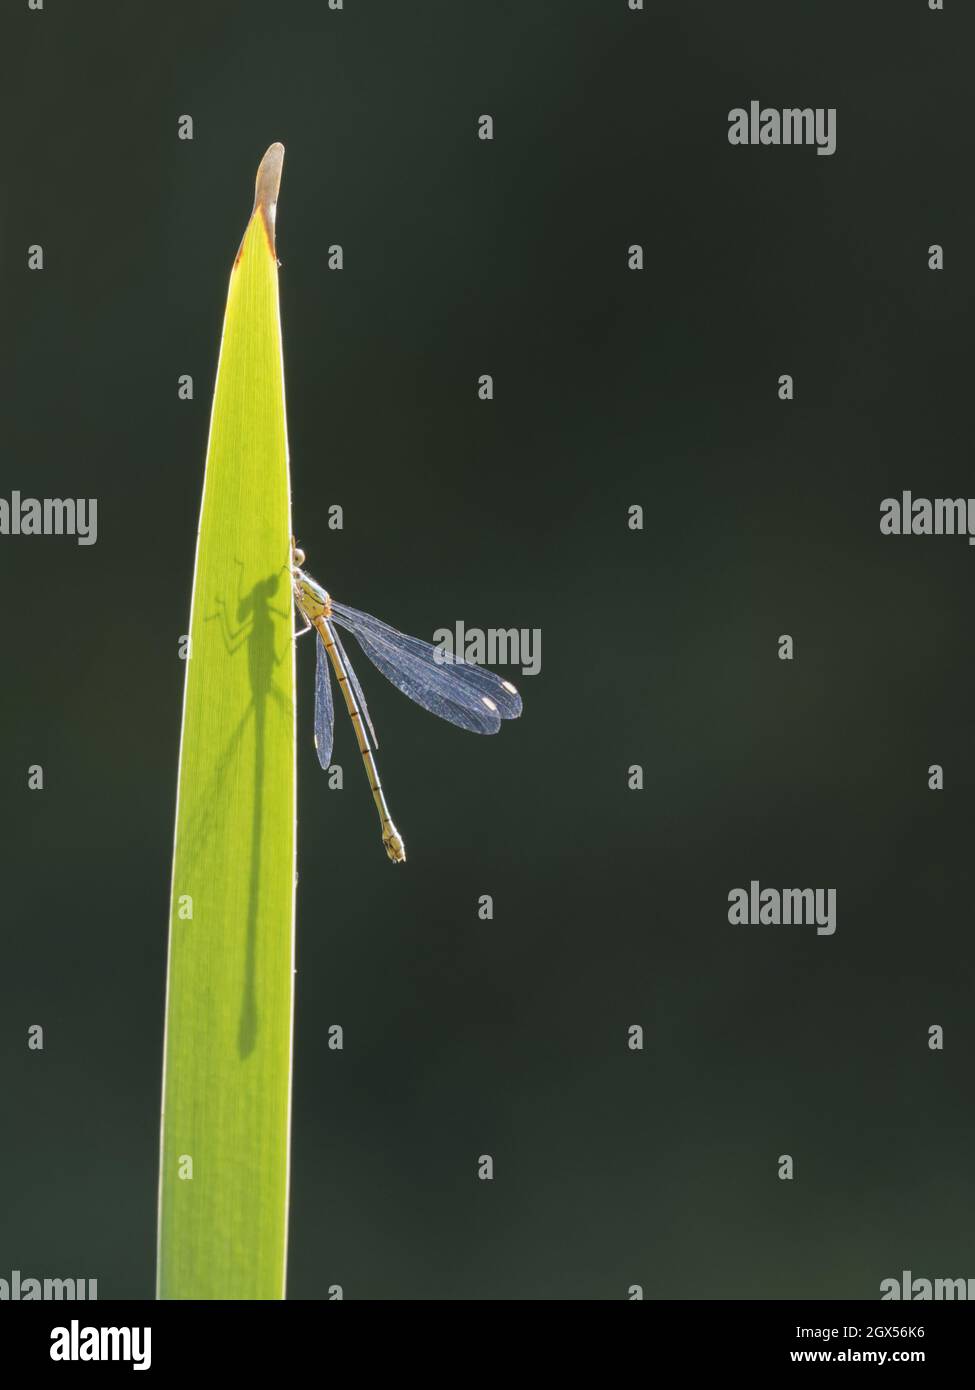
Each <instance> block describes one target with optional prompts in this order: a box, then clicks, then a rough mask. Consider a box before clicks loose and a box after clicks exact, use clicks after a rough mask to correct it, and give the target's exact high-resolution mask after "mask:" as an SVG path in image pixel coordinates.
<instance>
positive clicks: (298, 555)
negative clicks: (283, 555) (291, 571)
mask: <svg viewBox="0 0 975 1390" xmlns="http://www.w3.org/2000/svg"><path fill="white" fill-rule="evenodd" d="M294 561H295V564H296V565H297V566H298V567H299V569H300V568H301V566H302V565H303V564H304V563H305V552H304V551H303V550H301V549H300V548H299V547H298V546H295V552H294Z"/></svg>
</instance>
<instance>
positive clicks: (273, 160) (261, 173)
mask: <svg viewBox="0 0 975 1390" xmlns="http://www.w3.org/2000/svg"><path fill="white" fill-rule="evenodd" d="M283 165H284V146H283V145H282V144H281V143H280V141H277V140H276V141H275V142H274V144H273V145H270V146H269V147H268V150H267V153H266V154H265V156H264V158H263V159H262V160H261V162H260V164H259V166H258V169H257V178H256V180H255V182H254V211H255V212H257V211H258V210H260V213H261V217H262V218H263V219H264V227H265V229H266V231H267V239H268V242H269V243H270V246H271V253H272V255H273V254H275V251H274V219H275V216H276V214H277V208H278V190H279V189H280V187H281V169H282V167H283Z"/></svg>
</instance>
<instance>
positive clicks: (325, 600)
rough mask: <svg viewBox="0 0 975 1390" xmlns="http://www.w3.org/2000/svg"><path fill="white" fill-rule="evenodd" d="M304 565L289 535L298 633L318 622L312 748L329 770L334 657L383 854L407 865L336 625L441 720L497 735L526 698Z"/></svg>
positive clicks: (359, 689) (302, 554) (399, 687)
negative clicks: (375, 613)
mask: <svg viewBox="0 0 975 1390" xmlns="http://www.w3.org/2000/svg"><path fill="white" fill-rule="evenodd" d="M304 563H305V552H304V551H303V550H299V548H298V546H297V544H296V543H295V539H294V537H293V536H292V538H291V577H292V585H293V589H294V599H295V607H296V608H297V609H298V612H299V613H300V614H301V616H302V617H303V618H304V620H305V626H304V627H303V628H301V630H300V631H299V632H298V633H296V634H295V635H296V636H299V637H300V636H301V635H302V633H305V632H310V631H311V629H312V628H314V629H315V631H316V632H317V633H318V636H319V638H320V639H321V640H320V641H319V642H318V643H316V656H317V663H316V667H315V751H316V752H317V754H318V761H319V762H320V763H321V765H322V767H323V768H327V767H328V766H329V764H330V762H331V760H332V728H333V723H334V714H333V707H332V686H331V682H330V680H329V672H328V666H329V662H331V665H332V669H333V671H334V672H335V679H336V680H337V681H338V683H339V689H340V690H341V691H342V694H343V696H344V698H345V707H346V709H347V710H348V711H349V718H350V719H351V720H352V727H353V729H354V730H355V736H356V742H357V743H358V745H359V752H360V753H361V754H362V761H363V764H364V766H365V769H366V776H367V777H368V779H369V787H370V789H371V791H372V795H373V800H374V801H375V803H376V810H377V811H378V812H379V820H380V824H381V826H382V834H383V844H384V845H385V846H386V853H387V854H388V855H389V857H390V859H392V861H393V863H394V864H402V863H403V862H404V861H405V859H406V846H405V845H404V844H403V837H402V835H401V834H400V833H399V831H398V830H397V829H396V826H395V825H394V824H393V822H392V819H391V817H390V814H389V807H388V806H387V805H386V798H385V796H383V789H382V784H381V783H380V781H379V772H378V770H377V768H376V759H375V758H374V756H373V754H374V753H375V751H376V749H377V748H378V747H379V740H378V739H377V738H376V731H375V729H374V728H373V727H372V720H371V719H370V718H369V710H368V707H367V706H366V699H365V696H364V695H363V693H362V687H361V686H360V684H359V682H358V680H357V679H356V674H355V672H354V671H353V669H352V666H351V664H350V662H349V658H348V657H347V656H346V654H345V649H344V647H343V646H342V642H341V639H340V638H339V635H338V633H337V632H336V630H335V624H336V623H337V624H338V625H339V626H340V627H344V628H345V630H346V631H347V632H351V633H352V635H353V637H354V638H355V639H356V641H357V642H358V643H359V646H360V647H361V648H362V650H363V651H364V652H365V654H366V656H367V657H368V658H369V660H370V661H371V662H372V664H373V665H374V666H376V667H378V669H379V670H380V671H381V672H382V673H383V675H384V676H385V677H386V679H387V680H388V681H392V683H393V685H395V686H396V689H397V690H401V691H402V692H403V694H404V695H408V696H409V697H410V699H411V700H414V701H415V702H416V703H417V704H418V705H422V706H423V708H424V709H426V710H429V711H430V713H431V714H435V715H437V717H438V718H439V719H446V720H447V721H448V722H449V723H451V724H457V725H459V726H460V728H462V729H470V730H471V732H472V733H475V734H496V733H497V732H498V729H500V727H501V721H502V719H517V718H518V715H519V714H521V696H520V695H519V694H518V692H517V690H516V689H515V687H514V686H513V685H512V684H511V682H510V681H505V680H502V679H501V677H500V676H496V675H495V674H494V672H493V671H487V670H485V668H484V667H483V666H475V665H472V664H471V663H470V662H468V661H464V659H463V658H462V657H459V656H457V655H455V654H454V653H452V652H447V651H444V650H442V649H441V648H439V647H433V646H431V645H430V643H429V642H423V641H421V640H420V638H419V637H407V636H406V634H405V633H402V632H397V630H396V628H394V627H390V626H389V625H388V624H387V623H383V622H380V620H379V619H378V618H373V617H371V616H370V615H369V614H368V613H360V612H359V610H358V609H356V608H347V607H346V606H345V604H344V603H336V602H335V600H334V599H333V598H332V597H331V596H330V595H329V594H328V593H326V591H325V590H324V589H323V588H322V586H321V585H320V584H318V583H316V582H315V580H314V579H312V577H311V575H309V574H306V573H305V571H304V569H303V568H302V566H303V565H304Z"/></svg>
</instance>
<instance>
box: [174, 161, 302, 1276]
mask: <svg viewBox="0 0 975 1390" xmlns="http://www.w3.org/2000/svg"><path fill="white" fill-rule="evenodd" d="M282 156H283V150H282V149H281V147H280V146H272V147H271V149H270V150H269V151H268V154H267V155H266V156H265V158H264V161H263V162H262V165H261V169H260V171H259V173H258V185H257V199H256V201H255V208H254V213H253V215H252V217H251V220H250V222H249V224H248V227H247V230H246V232H245V234H244V239H243V241H242V243H241V247H240V250H239V252H238V255H237V259H236V261H235V263H234V268H233V271H232V273H231V279H230V287H229V291H228V298H227V310H226V315H225V319H224V329H223V338H222V342H221V347H220V361H219V365H218V369H217V382H216V387H215V391H214V402H213V413H212V417H211V424H210V438H209V443H208V447H207V459H206V473H205V483H204V493H203V504H202V509H201V516H200V531H199V537H198V543H197V559H196V572H195V576H194V587H193V609H192V621H191V628H190V637H191V647H190V651H191V656H190V659H189V661H188V662H187V671H186V687H185V694H184V709H183V732H182V739H181V747H180V771H179V793H178V798H177V821H176V840H175V849H174V863H173V885H172V904H171V912H170V942H169V978H168V989H167V1014H166V1046H165V1064H164V1082H163V1124H162V1133H161V1140H160V1211H159V1265H158V1290H157V1291H158V1295H159V1297H161V1298H281V1297H283V1295H284V1278H285V1256H286V1246H287V1200H288V1162H289V1153H288V1149H289V1125H290V1096H291V1050H292V1019H293V991H294V888H295V765H294V764H295V758H294V747H295V691H294V643H293V622H292V616H291V595H290V588H289V583H288V571H287V560H288V556H289V553H290V551H289V541H290V535H291V519H290V482H289V476H288V449H287V428H286V418H285V402H284V382H283V372H282V351H281V330H280V317H279V307H278V283H277V260H276V257H275V251H274V234H273V226H274V210H275V203H276V197H277V182H278V179H279V177H280V167H281V158H282ZM188 905H189V906H188ZM188 911H191V912H192V916H188V915H187V914H188ZM190 1163H191V1164H192V1167H191V1168H190ZM190 1171H191V1172H192V1176H189V1175H188V1174H189V1172H190Z"/></svg>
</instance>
